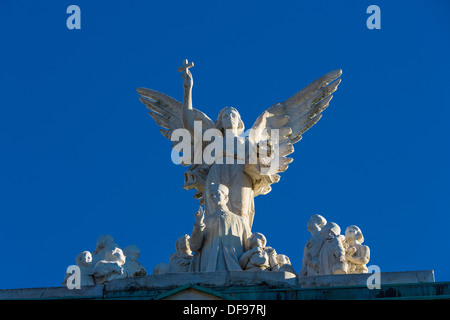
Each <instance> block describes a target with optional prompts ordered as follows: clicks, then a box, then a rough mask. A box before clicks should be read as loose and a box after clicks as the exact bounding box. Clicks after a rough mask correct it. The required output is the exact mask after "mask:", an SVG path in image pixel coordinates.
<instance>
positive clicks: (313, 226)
mask: <svg viewBox="0 0 450 320" xmlns="http://www.w3.org/2000/svg"><path fill="white" fill-rule="evenodd" d="M326 224H327V220H326V219H325V218H324V217H322V216H321V215H320V214H313V215H312V216H311V218H309V221H308V224H307V229H308V231H309V232H311V234H313V233H315V232H317V231H320V230H321V229H322V228H323V227H324V226H325V225H326Z"/></svg>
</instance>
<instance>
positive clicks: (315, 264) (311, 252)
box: [299, 214, 370, 276]
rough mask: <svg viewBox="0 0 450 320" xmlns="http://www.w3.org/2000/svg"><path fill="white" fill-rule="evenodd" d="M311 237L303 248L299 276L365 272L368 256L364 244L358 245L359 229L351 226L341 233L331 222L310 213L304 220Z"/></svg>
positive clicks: (361, 241)
mask: <svg viewBox="0 0 450 320" xmlns="http://www.w3.org/2000/svg"><path fill="white" fill-rule="evenodd" d="M307 228H308V231H309V232H311V238H310V239H309V240H308V241H307V242H306V244H305V248H304V251H303V261H302V268H301V270H300V272H299V276H316V275H330V274H350V273H366V272H367V271H368V269H367V267H366V264H367V263H368V262H369V259H370V250H369V247H368V246H365V245H362V243H363V242H364V237H363V234H362V232H361V230H360V229H359V228H358V227H357V226H355V225H351V226H349V227H347V229H346V231H345V236H344V235H341V228H340V227H339V226H338V225H337V224H336V223H334V222H327V220H326V219H325V218H324V217H322V216H321V215H318V214H314V215H312V216H311V218H310V219H309V221H308V224H307Z"/></svg>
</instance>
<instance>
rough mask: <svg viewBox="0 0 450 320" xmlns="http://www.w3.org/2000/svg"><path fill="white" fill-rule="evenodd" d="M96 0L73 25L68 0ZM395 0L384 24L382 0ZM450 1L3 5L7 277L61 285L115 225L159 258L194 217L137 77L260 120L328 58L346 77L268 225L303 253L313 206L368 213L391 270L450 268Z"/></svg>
mask: <svg viewBox="0 0 450 320" xmlns="http://www.w3.org/2000/svg"><path fill="white" fill-rule="evenodd" d="M71 4H76V5H78V6H79V7H80V8H81V27H82V29H81V30H68V29H67V27H66V19H67V18H68V16H69V15H68V14H67V13H66V8H67V7H68V6H69V5H71ZM371 4H377V5H379V6H380V8H381V29H380V30H369V29H368V28H367V27H366V19H367V18H368V17H369V14H367V13H366V9H367V7H368V6H369V5H371ZM448 12H450V4H449V3H448V1H443V0H442V1H438V0H430V1H379V0H374V1H365V0H345V1H317V0H314V1H312V0H311V1H282V0H281V1H215V0H214V1H190V2H186V1H176V2H175V1H86V0H74V1H65V0H64V1H7V0H3V1H2V2H1V3H0V35H1V38H0V39H1V42H0V43H1V50H0V64H1V68H0V70H1V72H0V94H1V99H0V107H1V113H0V217H1V220H0V226H1V232H0V243H2V245H3V249H2V253H1V256H2V259H1V260H2V262H1V263H0V288H2V289H5V288H25V287H46V286H59V285H60V284H61V282H62V280H63V278H64V273H65V270H66V268H67V266H68V265H71V264H74V263H75V257H76V255H77V254H78V253H79V252H81V251H84V250H90V251H93V250H94V249H95V244H96V240H97V237H98V236H100V235H102V234H110V235H112V236H113V237H114V238H115V240H116V242H117V243H118V244H119V245H120V246H122V247H125V246H127V245H129V244H136V245H137V246H138V247H140V248H141V258H140V262H141V263H142V264H143V265H144V266H145V267H146V268H147V270H148V271H149V272H150V273H151V271H152V270H153V268H154V266H155V265H156V264H157V263H159V262H168V259H169V256H170V254H171V253H173V252H174V251H175V240H176V239H177V238H178V237H179V236H181V235H182V234H185V233H188V234H189V233H190V232H191V230H192V225H193V223H194V212H195V211H196V210H197V208H198V204H197V201H196V200H195V199H193V197H192V196H193V195H194V191H186V190H184V189H182V188H181V187H182V185H183V173H184V171H185V168H183V167H181V166H176V165H175V164H173V163H172V162H171V158H170V152H171V150H172V149H171V147H170V142H169V141H168V140H166V139H165V138H164V137H163V136H162V135H161V134H160V133H159V129H158V127H157V126H156V124H155V123H154V121H153V120H152V119H151V118H150V116H148V114H147V110H146V109H145V106H144V105H143V104H141V103H140V102H139V100H138V94H137V93H136V88H137V87H147V88H151V89H155V90H158V91H161V92H164V93H166V94H168V95H170V96H172V97H174V98H176V99H178V100H181V99H182V93H183V89H182V82H181V75H180V74H179V73H178V72H177V70H176V69H177V67H179V66H180V64H181V62H182V60H183V59H185V58H187V59H189V60H190V61H191V60H192V61H194V62H195V67H194V68H193V69H191V70H192V73H193V75H194V81H195V84H194V91H193V95H194V96H193V99H194V100H193V101H194V106H195V107H197V108H198V109H200V110H202V111H204V112H205V113H206V114H208V115H209V116H210V117H211V118H212V119H216V117H217V114H218V112H219V110H220V109H221V108H223V107H225V106H234V107H236V108H238V109H239V111H240V112H241V115H242V117H243V120H244V122H245V124H246V126H247V128H249V127H250V126H251V125H252V124H253V122H254V121H255V119H256V118H257V117H258V115H259V114H260V113H261V112H262V111H263V110H264V109H266V108H267V107H269V106H271V105H272V104H273V103H276V102H281V101H284V100H285V99H287V98H289V97H290V96H291V95H292V94H294V93H295V92H297V91H298V90H300V89H302V88H303V87H304V86H306V85H307V84H309V83H310V82H312V81H314V80H315V79H317V78H318V77H320V76H321V75H323V74H325V73H327V72H328V71H331V70H334V69H337V68H341V69H342V70H343V75H342V83H341V85H340V87H339V89H338V91H337V92H336V93H335V95H334V99H333V100H332V102H331V106H330V107H329V108H328V109H327V110H326V111H325V113H324V116H323V118H322V119H321V120H320V121H319V123H318V124H317V125H316V126H314V127H313V128H312V129H310V130H309V131H308V132H306V133H305V135H304V137H303V140H302V141H300V142H299V143H297V144H296V145H295V153H294V154H293V155H292V156H293V158H294V162H293V163H292V164H291V166H290V168H289V169H288V170H287V171H286V172H285V173H283V174H282V178H281V181H280V182H279V183H278V184H276V185H273V191H272V192H271V193H270V194H268V195H266V196H259V197H257V198H256V199H255V202H256V215H255V222H254V226H253V231H258V232H262V233H263V234H264V235H265V236H266V237H267V239H268V245H270V246H272V247H274V248H275V249H276V250H277V252H278V253H283V254H286V255H288V256H289V257H290V258H291V260H292V263H293V265H294V268H295V269H296V270H297V271H298V270H299V269H300V266H301V258H302V254H303V246H304V244H305V242H306V240H307V239H308V238H309V236H310V235H309V232H308V231H307V230H306V222H307V221H308V219H309V217H310V216H311V215H312V214H314V213H319V214H322V215H323V216H324V217H325V218H327V219H328V220H329V221H333V222H336V223H337V224H339V225H340V226H341V228H342V229H343V230H345V228H346V227H347V226H348V225H351V224H356V225H358V226H359V227H360V228H361V229H362V231H363V234H364V237H365V240H366V241H365V244H366V245H368V246H369V247H370V249H371V261H370V262H369V265H370V264H376V265H378V266H380V268H381V271H385V272H388V271H408V270H429V269H432V270H434V271H435V276H436V280H437V281H450V268H449V267H448V266H449V264H450V237H449V231H448V230H449V226H450V218H449V215H450V197H449V180H450V151H449V147H448V146H449V143H448V140H449V138H450V132H449V130H450V129H449V125H448V121H449V119H450V106H449V102H448V97H447V96H448V93H449V84H450V80H449V72H450V59H449V57H450V41H449V40H450V39H449V38H450V37H449V35H450V20H449V19H448Z"/></svg>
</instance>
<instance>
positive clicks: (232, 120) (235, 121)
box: [222, 108, 241, 130]
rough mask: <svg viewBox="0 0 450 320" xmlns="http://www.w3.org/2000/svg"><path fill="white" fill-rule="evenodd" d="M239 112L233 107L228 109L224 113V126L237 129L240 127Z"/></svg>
mask: <svg viewBox="0 0 450 320" xmlns="http://www.w3.org/2000/svg"><path fill="white" fill-rule="evenodd" d="M240 118H241V117H240V115H239V113H238V112H237V111H236V110H234V109H231V108H228V109H226V110H225V111H224V112H223V113H222V126H223V128H224V129H225V130H226V129H232V130H236V129H238V127H239V119H240Z"/></svg>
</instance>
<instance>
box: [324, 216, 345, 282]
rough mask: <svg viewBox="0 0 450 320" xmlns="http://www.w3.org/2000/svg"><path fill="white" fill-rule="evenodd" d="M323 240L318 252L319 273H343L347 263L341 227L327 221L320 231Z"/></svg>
mask: <svg viewBox="0 0 450 320" xmlns="http://www.w3.org/2000/svg"><path fill="white" fill-rule="evenodd" d="M321 234H322V237H323V238H324V242H323V245H322V248H321V249H320V254H319V274H320V275H327V274H345V273H347V269H348V264H347V261H346V260H345V249H344V236H343V235H341V228H340V227H339V226H338V225H337V224H336V223H334V222H328V223H327V224H326V225H325V227H324V228H323V229H322V231H321Z"/></svg>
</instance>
